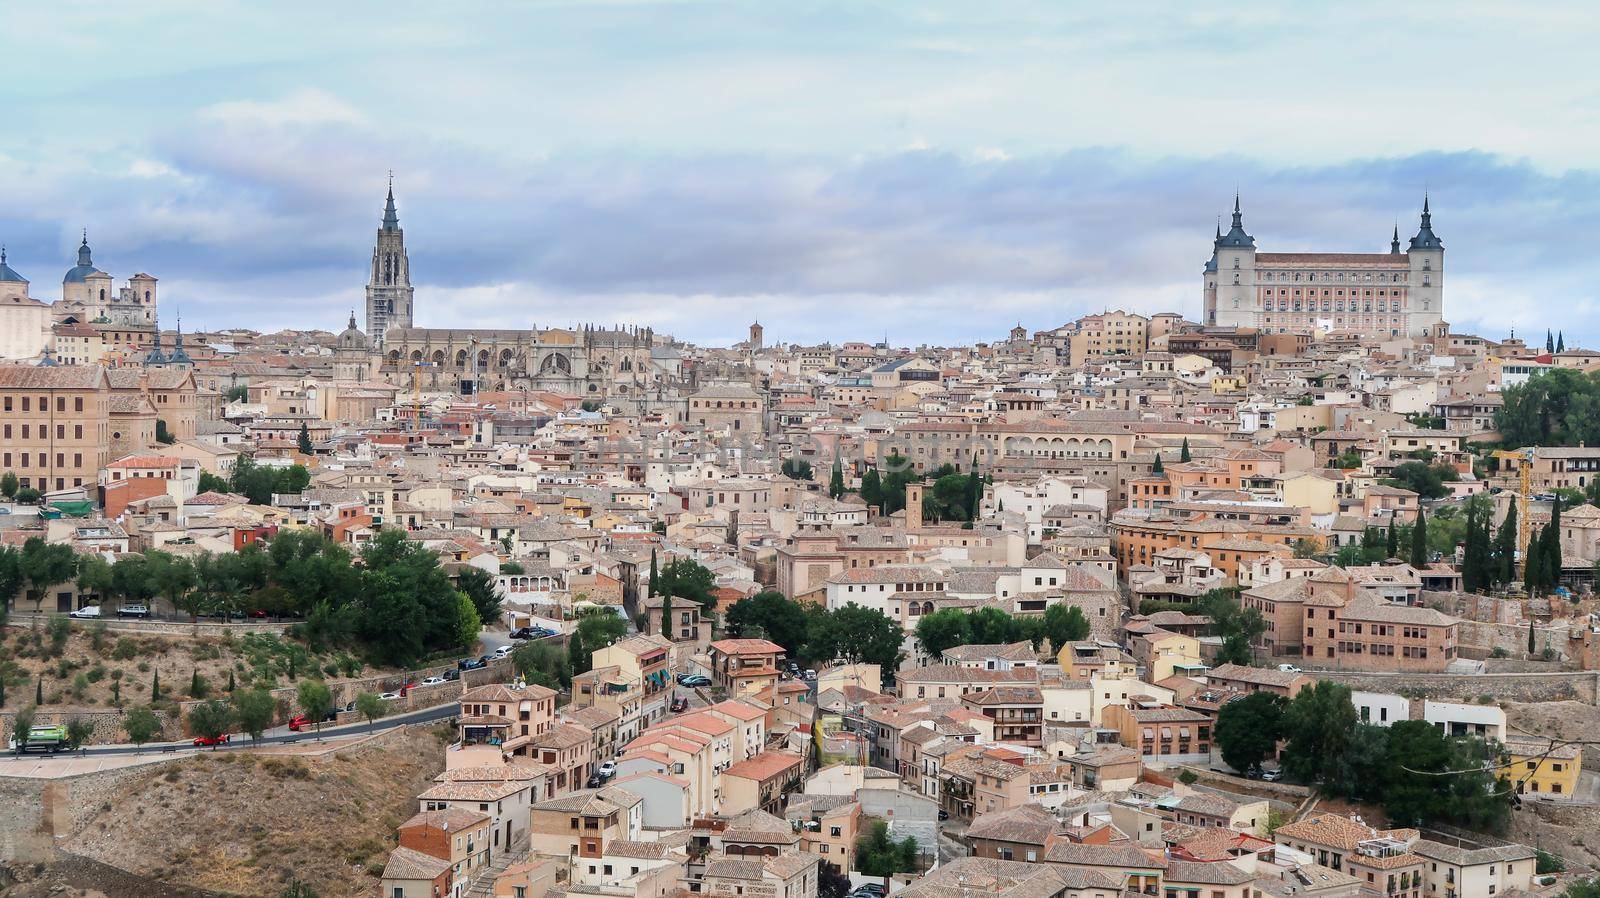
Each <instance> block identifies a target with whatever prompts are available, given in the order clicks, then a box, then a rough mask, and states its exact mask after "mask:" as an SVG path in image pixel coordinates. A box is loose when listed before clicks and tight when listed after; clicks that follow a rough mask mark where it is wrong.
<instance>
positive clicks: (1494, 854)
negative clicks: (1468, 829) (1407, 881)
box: [1411, 839, 1538, 898]
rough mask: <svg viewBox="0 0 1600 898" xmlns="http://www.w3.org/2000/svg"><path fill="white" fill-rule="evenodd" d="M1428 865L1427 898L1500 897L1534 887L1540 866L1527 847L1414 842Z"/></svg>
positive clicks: (1413, 847)
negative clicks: (1477, 846) (1480, 846)
mask: <svg viewBox="0 0 1600 898" xmlns="http://www.w3.org/2000/svg"><path fill="white" fill-rule="evenodd" d="M1411 850H1412V852H1413V853H1415V854H1416V855H1417V856H1418V857H1421V858H1422V859H1423V861H1425V862H1426V866H1424V867H1423V869H1422V882H1423V892H1422V894H1423V898H1499V896H1502V895H1505V894H1507V893H1508V892H1513V891H1516V892H1526V891H1529V890H1531V889H1532V888H1533V876H1534V873H1535V872H1536V871H1537V868H1538V863H1537V858H1536V857H1535V855H1534V851H1533V849H1532V848H1529V847H1527V846H1526V845H1500V846H1496V847H1493V848H1462V847H1458V846H1455V845H1446V844H1444V843H1442V842H1434V841H1431V840H1429V839H1418V840H1416V841H1415V842H1413V843H1411Z"/></svg>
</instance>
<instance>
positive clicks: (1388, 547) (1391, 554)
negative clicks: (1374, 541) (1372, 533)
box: [1384, 515, 1400, 559]
mask: <svg viewBox="0 0 1600 898" xmlns="http://www.w3.org/2000/svg"><path fill="white" fill-rule="evenodd" d="M1384 551H1385V552H1386V553H1387V554H1385V555H1384V558H1386V559H1388V558H1399V557H1400V534H1399V533H1397V532H1396V531H1395V529H1394V515H1390V516H1389V532H1388V535H1387V536H1386V537H1385V538H1384Z"/></svg>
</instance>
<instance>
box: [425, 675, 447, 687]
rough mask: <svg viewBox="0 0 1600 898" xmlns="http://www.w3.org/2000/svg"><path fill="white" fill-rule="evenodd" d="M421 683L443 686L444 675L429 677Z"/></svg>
mask: <svg viewBox="0 0 1600 898" xmlns="http://www.w3.org/2000/svg"><path fill="white" fill-rule="evenodd" d="M420 685H423V686H443V685H444V677H428V678H427V679H425V680H423V681H422V683H421V684H420Z"/></svg>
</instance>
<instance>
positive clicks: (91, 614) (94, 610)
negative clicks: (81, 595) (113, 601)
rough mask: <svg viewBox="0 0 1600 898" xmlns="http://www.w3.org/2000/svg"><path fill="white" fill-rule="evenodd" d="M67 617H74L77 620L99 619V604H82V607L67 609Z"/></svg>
mask: <svg viewBox="0 0 1600 898" xmlns="http://www.w3.org/2000/svg"><path fill="white" fill-rule="evenodd" d="M67 617H75V618H77V619H78V620H99V619H100V606H99V605H86V606H84V607H82V608H78V609H76V610H73V611H68V612H67Z"/></svg>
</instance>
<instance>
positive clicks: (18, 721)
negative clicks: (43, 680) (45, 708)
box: [11, 704, 39, 751]
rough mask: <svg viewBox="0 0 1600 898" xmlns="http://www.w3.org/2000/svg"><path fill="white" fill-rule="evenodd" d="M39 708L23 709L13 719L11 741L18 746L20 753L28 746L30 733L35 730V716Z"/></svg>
mask: <svg viewBox="0 0 1600 898" xmlns="http://www.w3.org/2000/svg"><path fill="white" fill-rule="evenodd" d="M38 708H39V706H38V705H37V704H35V705H34V706H33V707H31V708H23V709H22V710H21V711H18V712H17V713H16V716H14V717H12V718H11V740H12V741H13V742H15V743H16V744H17V749H18V750H19V751H20V750H21V749H24V748H26V747H27V746H28V731H29V730H32V729H33V715H34V713H35V712H36V711H37V710H38Z"/></svg>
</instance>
